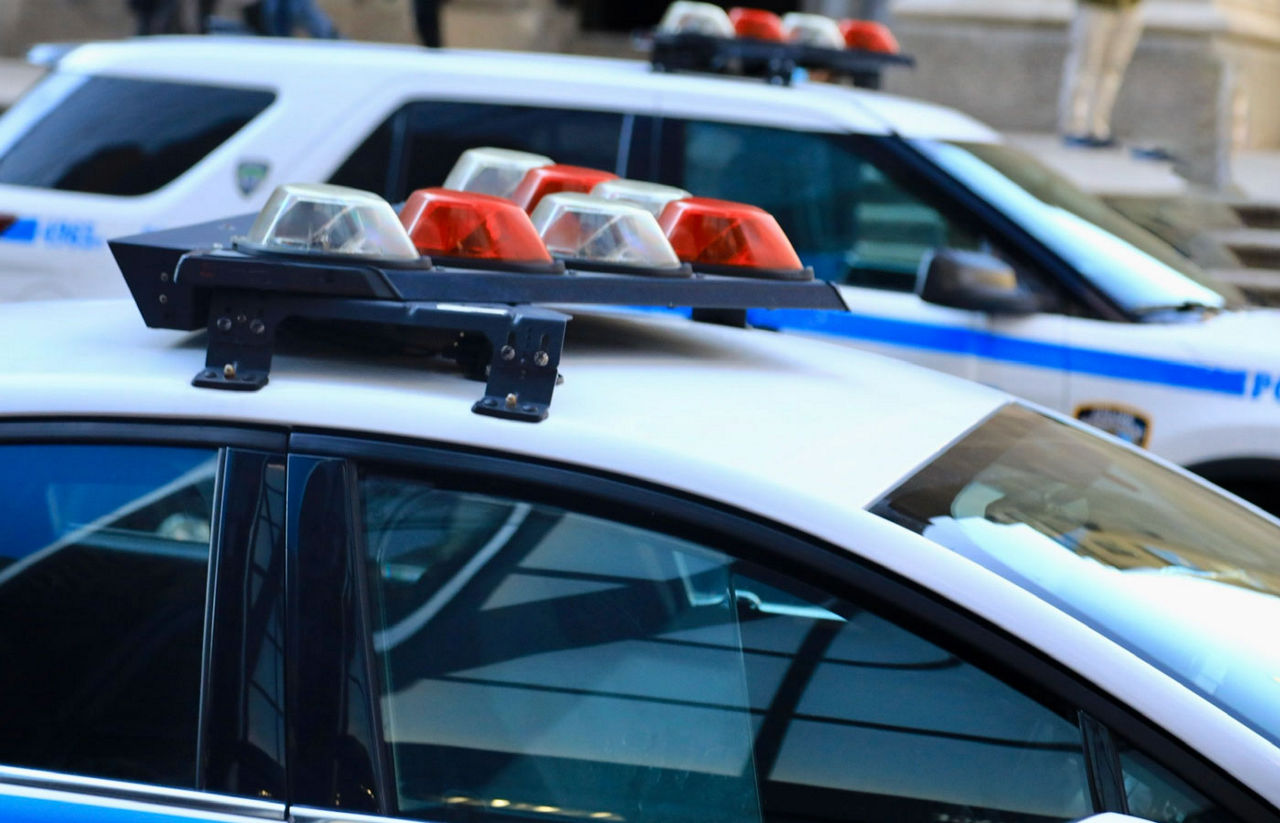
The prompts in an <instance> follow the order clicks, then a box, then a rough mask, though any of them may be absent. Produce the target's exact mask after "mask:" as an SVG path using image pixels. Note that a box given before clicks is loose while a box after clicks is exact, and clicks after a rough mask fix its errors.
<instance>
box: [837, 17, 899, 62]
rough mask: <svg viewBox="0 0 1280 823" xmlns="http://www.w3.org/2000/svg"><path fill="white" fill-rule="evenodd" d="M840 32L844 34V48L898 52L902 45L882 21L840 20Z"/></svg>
mask: <svg viewBox="0 0 1280 823" xmlns="http://www.w3.org/2000/svg"><path fill="white" fill-rule="evenodd" d="M839 27H840V33H841V34H843V35H844V44H845V47H846V48H850V49H862V50H863V51H872V52H876V53H879V54H899V53H901V52H902V47H901V46H899V45H898V39H897V38H896V37H894V36H893V32H891V31H889V27H888V26H886V25H885V24H884V23H877V22H875V21H874V20H841V21H840V23H839Z"/></svg>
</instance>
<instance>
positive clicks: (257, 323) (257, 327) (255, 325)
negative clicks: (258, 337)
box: [249, 317, 267, 334]
mask: <svg viewBox="0 0 1280 823" xmlns="http://www.w3.org/2000/svg"><path fill="white" fill-rule="evenodd" d="M266 330H267V324H266V323H263V322H262V320H261V319H259V318H257V317H255V318H253V319H252V320H250V321H249V331H251V332H253V333H254V334H262V333H263V332H264V331H266Z"/></svg>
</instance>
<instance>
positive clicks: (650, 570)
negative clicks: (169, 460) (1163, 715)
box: [361, 475, 1090, 823]
mask: <svg viewBox="0 0 1280 823" xmlns="http://www.w3.org/2000/svg"><path fill="white" fill-rule="evenodd" d="M361 488H362V495H361V497H362V502H363V510H364V518H365V522H364V530H365V545H366V546H367V563H368V566H367V579H368V580H369V581H370V585H371V587H372V590H373V591H372V597H371V598H370V600H371V602H372V603H373V604H374V619H373V623H374V633H373V638H372V645H373V648H374V650H375V652H376V657H377V663H378V665H377V668H378V670H379V671H380V673H381V678H382V682H381V687H380V693H381V700H380V705H381V709H382V712H381V713H382V722H383V727H384V732H385V736H386V738H387V742H388V743H389V751H390V752H391V755H392V760H393V764H394V770H395V779H396V787H397V794H398V801H399V809H400V811H401V812H403V813H405V814H406V815H408V816H411V817H418V818H426V819H430V820H449V821H453V820H466V821H473V820H496V819H508V818H516V819H525V820H558V821H563V820H600V821H612V823H621V821H628V823H632V822H634V823H658V822H659V821H661V822H662V823H667V821H673V822H674V823H706V821H723V823H748V822H749V821H761V820H769V821H779V822H781V821H805V820H808V821H819V820H837V819H839V820H860V821H883V822H884V823H889V822H890V821H894V822H895V823H896V821H917V820H918V821H936V820H1000V821H1024V820H1026V821H1031V820H1035V821H1042V820H1067V819H1075V818H1078V817H1081V816H1083V815H1085V814H1087V813H1088V812H1089V811H1090V801H1089V791H1088V782H1087V778H1086V776H1085V772H1084V767H1083V757H1082V746H1081V741H1080V735H1079V732H1078V730H1077V728H1076V726H1075V724H1074V723H1073V722H1071V721H1069V720H1067V719H1065V718H1064V717H1063V716H1062V715H1060V714H1058V713H1056V712H1053V711H1050V710H1049V709H1047V708H1046V707H1044V706H1043V705H1041V704H1039V703H1037V702H1036V701H1034V700H1032V699H1030V698H1028V697H1027V696H1026V695H1024V694H1022V693H1021V692H1019V691H1017V690H1016V689H1014V688H1011V687H1010V686H1009V685H1007V684H1005V683H1004V682H1002V681H1001V680H999V679H997V678H994V677H992V676H990V675H988V674H986V673H985V672H983V671H981V670H980V669H978V668H976V667H974V666H972V665H970V664H968V663H967V662H965V661H964V660H961V659H959V658H957V657H956V656H954V655H953V654H951V653H949V652H947V651H945V650H943V649H941V648H939V647H938V646H935V645H934V644H932V643H930V642H928V641H926V640H924V639H923V638H921V637H919V636H917V635H916V634H913V633H912V632H910V631H907V630H905V629H903V628H901V627H899V626H897V625H895V624H894V623H892V622H890V621H887V620H885V619H882V618H880V617H878V616H876V615H874V614H872V613H870V612H868V611H866V610H864V609H861V608H858V607H856V606H854V605H852V604H849V603H846V602H842V601H839V600H835V599H832V598H829V597H826V596H824V595H822V594H820V593H817V592H814V591H812V590H806V589H801V588H799V587H797V586H794V585H793V584H792V583H791V582H790V581H786V580H782V579H779V578H776V577H774V576H772V575H769V574H768V573H766V572H763V571H762V570H757V569H753V568H751V567H747V566H744V565H743V564H742V563H741V562H740V561H737V560H735V559H733V558H731V557H729V556H727V555H725V554H723V553H721V552H718V551H714V550H711V549H708V548H706V547H704V546H700V545H697V544H694V543H690V542H688V541H685V540H679V539H675V538H673V537H670V536H666V535H662V534H658V533H655V532H651V531H647V530H645V529H641V528H636V527H633V526H630V525H625V524H621V523H616V522H611V521H607V520H603V519H600V518H596V517H591V516H587V515H583V514H577V513H573V512H568V511H564V510H562V509H558V508H554V507H551V506H547V505H542V504H532V503H525V502H520V501H518V500H512V499H505V498H498V497H492V496H488V495H482V494H474V493H460V492H453V491H447V490H442V489H437V488H433V487H431V486H430V485H428V484H426V483H421V482H417V481H413V480H409V479H403V478H398V477H394V476H378V475H367V476H365V477H364V479H363V481H362V486H361ZM850 810H857V811H856V813H855V814H854V815H853V816H850Z"/></svg>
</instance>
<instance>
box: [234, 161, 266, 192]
mask: <svg viewBox="0 0 1280 823" xmlns="http://www.w3.org/2000/svg"><path fill="white" fill-rule="evenodd" d="M270 169H271V164H270V163H267V162H266V161H263V160H241V161H240V165H238V166H236V186H237V187H238V188H239V189H240V193H241V194H243V195H244V196H245V197H248V196H249V195H251V194H253V193H254V192H255V191H257V190H258V187H259V186H261V185H262V181H264V180H266V179H267V172H268V171H269V170H270Z"/></svg>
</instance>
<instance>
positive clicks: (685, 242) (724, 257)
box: [658, 197, 804, 278]
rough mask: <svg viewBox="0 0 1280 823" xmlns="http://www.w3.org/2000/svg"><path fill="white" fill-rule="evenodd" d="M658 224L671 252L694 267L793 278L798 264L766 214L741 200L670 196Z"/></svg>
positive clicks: (800, 270) (798, 271)
mask: <svg viewBox="0 0 1280 823" xmlns="http://www.w3.org/2000/svg"><path fill="white" fill-rule="evenodd" d="M658 224H659V225H660V226H661V227H662V230H663V231H664V232H665V233H666V235H667V239H668V240H670V241H671V246H672V248H674V249H675V251H676V255H677V256H678V257H679V258H680V259H681V260H682V261H684V262H686V263H692V264H693V265H694V266H695V267H699V268H703V269H706V270H708V271H712V272H719V273H723V274H736V275H741V276H746V277H779V278H792V277H796V278H798V277H799V276H800V275H801V274H802V273H803V272H804V264H802V263H801V262H800V258H799V256H797V255H796V250H795V248H794V247H793V246H792V245H791V241H790V240H788V239H787V235H786V234H785V233H784V232H783V231H782V227H781V226H779V225H778V221H777V220H775V219H774V217H773V215H772V214H769V212H767V211H765V210H764V209H760V208H757V207H755V206H751V205H748V204H746V203H734V202H732V201H729V200H714V199H712V198H709V197H689V198H686V199H684V200H673V201H671V202H670V203H668V204H667V206H666V208H664V209H663V210H662V216H661V217H660V218H659V219H658Z"/></svg>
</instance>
